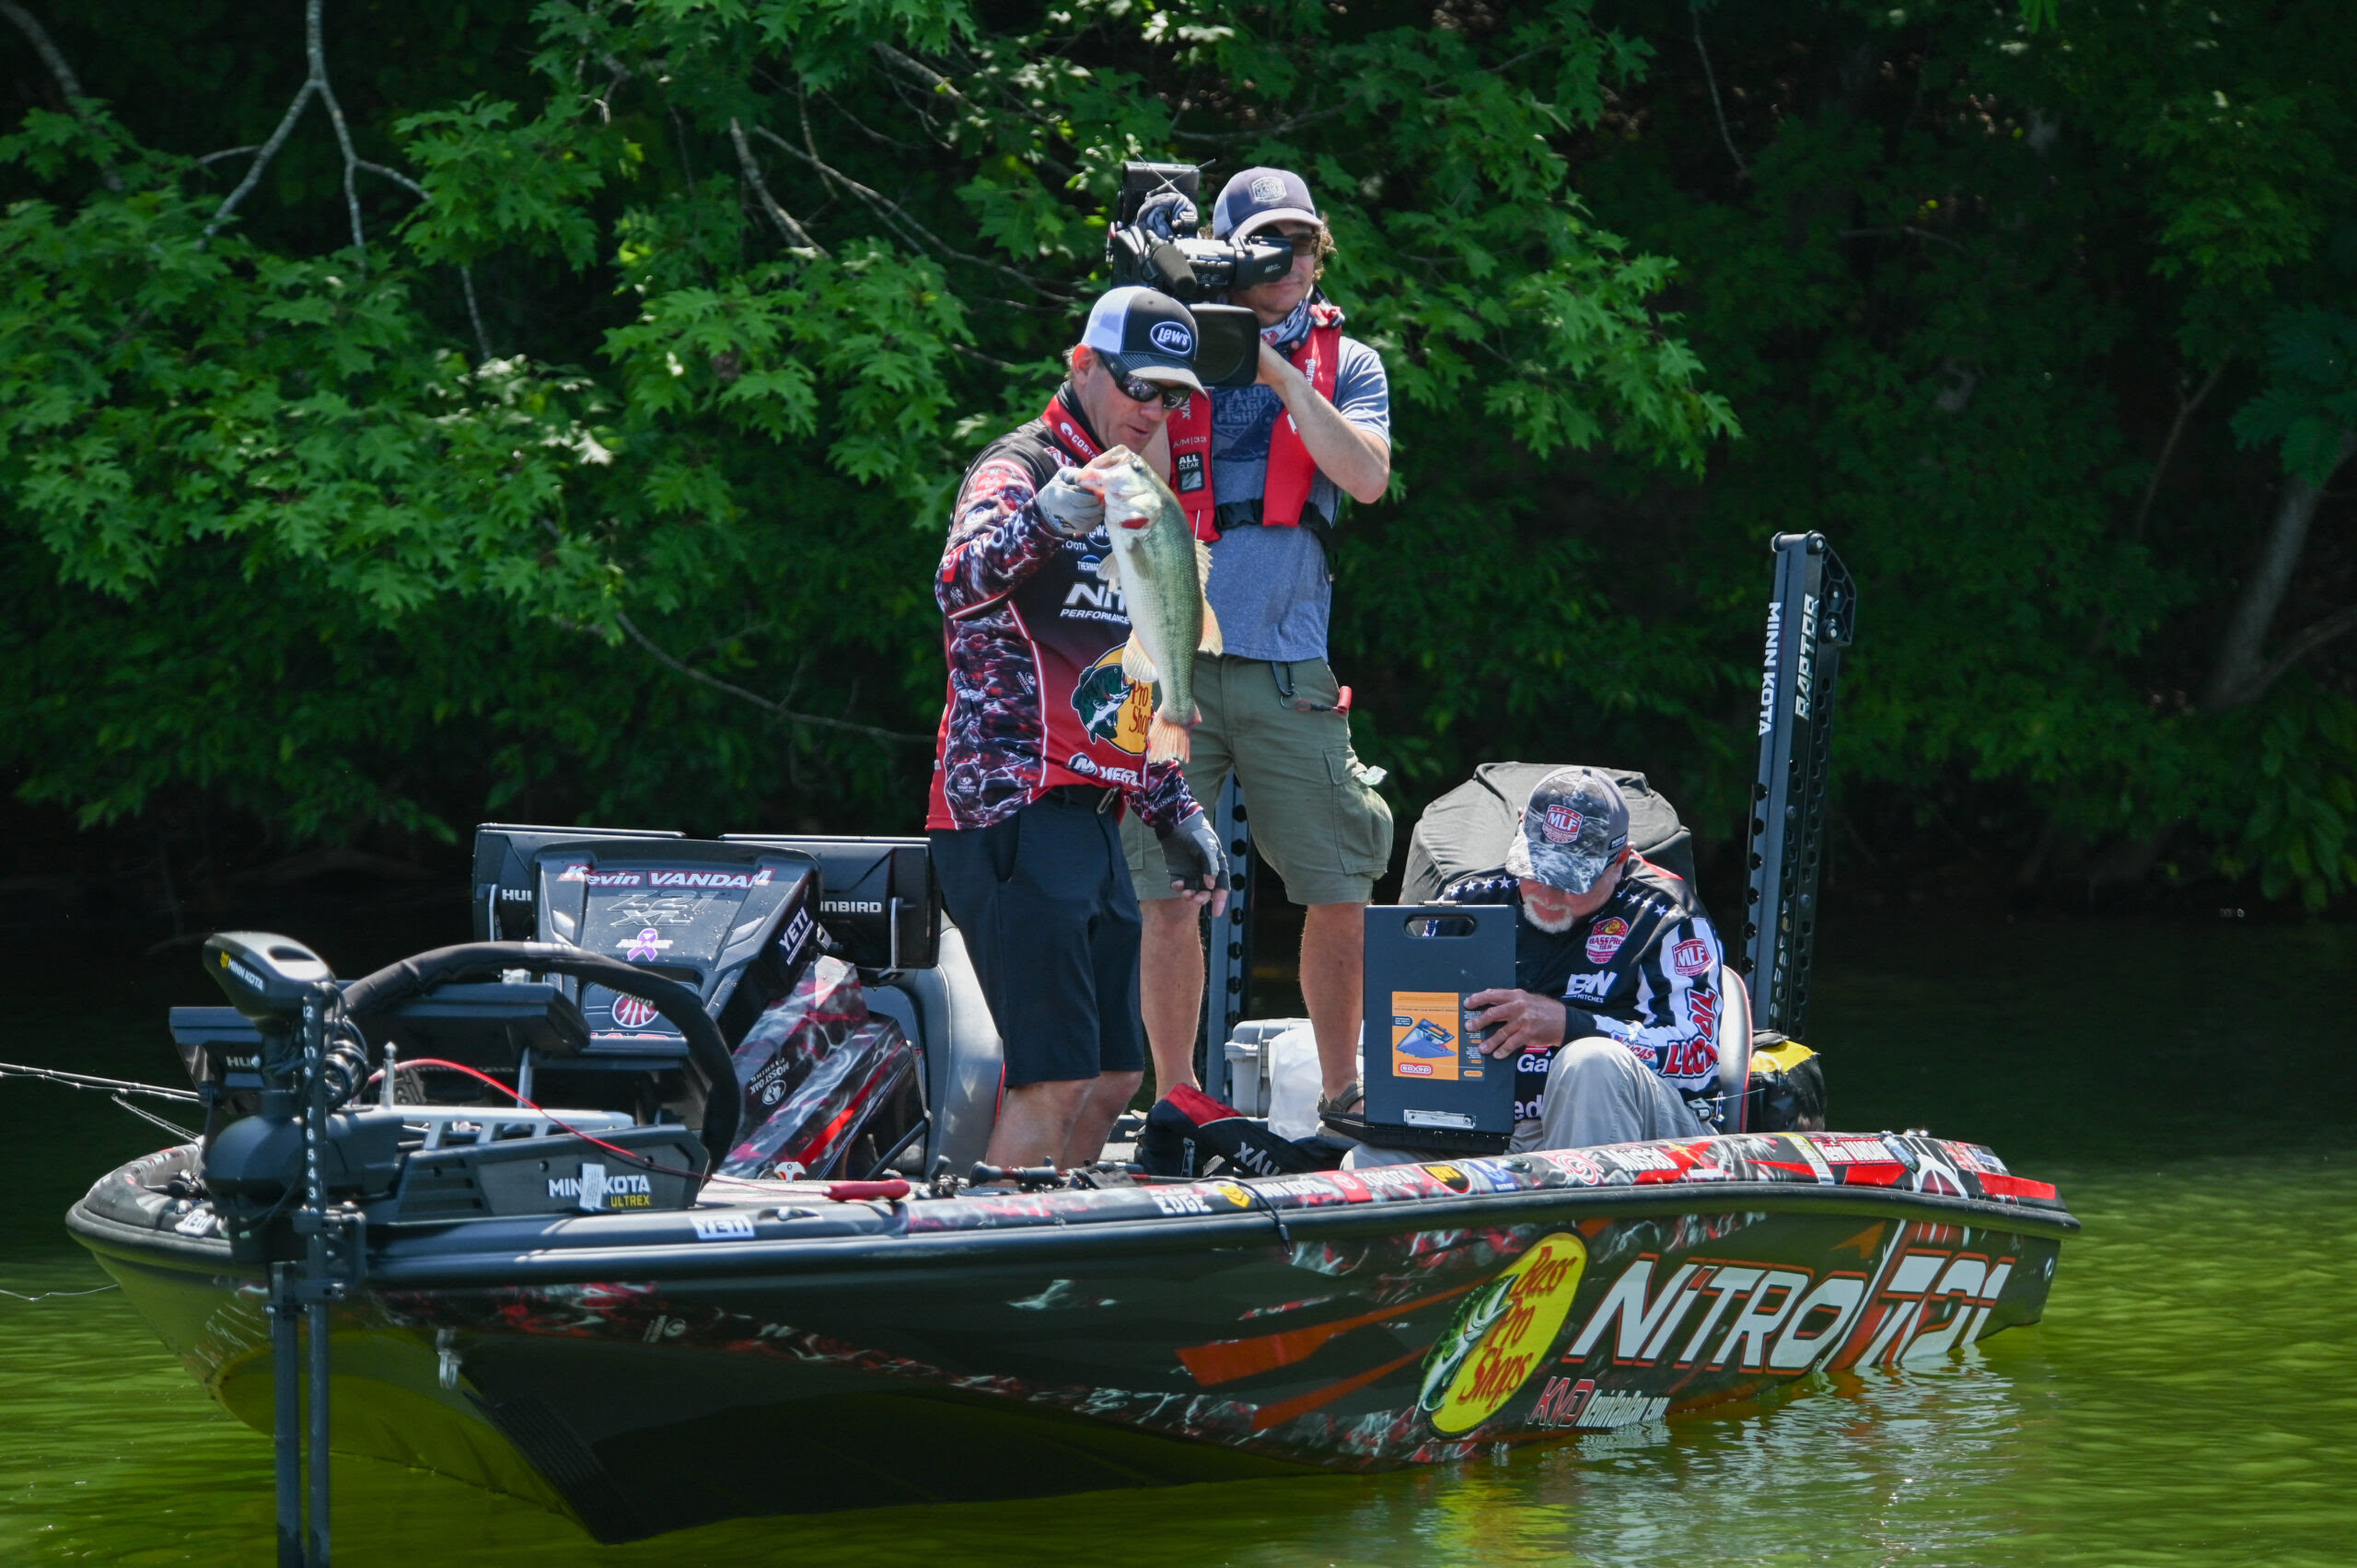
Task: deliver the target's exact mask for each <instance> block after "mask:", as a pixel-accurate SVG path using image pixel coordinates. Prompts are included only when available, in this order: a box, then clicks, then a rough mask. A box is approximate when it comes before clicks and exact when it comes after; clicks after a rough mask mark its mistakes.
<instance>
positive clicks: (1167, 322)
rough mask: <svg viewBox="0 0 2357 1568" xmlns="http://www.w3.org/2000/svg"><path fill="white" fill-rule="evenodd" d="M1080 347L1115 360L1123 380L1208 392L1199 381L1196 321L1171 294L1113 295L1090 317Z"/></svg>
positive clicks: (1138, 291)
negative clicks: (1196, 361) (1124, 378)
mask: <svg viewBox="0 0 2357 1568" xmlns="http://www.w3.org/2000/svg"><path fill="white" fill-rule="evenodd" d="M1080 341H1081V343H1082V345H1083V346H1084V347H1086V348H1093V349H1095V350H1096V351H1097V353H1098V354H1103V355H1104V356H1105V357H1106V358H1107V359H1108V360H1109V361H1110V362H1111V363H1112V366H1113V369H1114V371H1115V373H1116V374H1118V375H1122V376H1135V377H1138V378H1139V379H1141V380H1144V381H1160V382H1164V383H1166V384H1167V385H1169V386H1173V387H1186V388H1189V389H1192V390H1194V391H1198V392H1200V391H1202V389H1203V384H1202V382H1201V381H1199V380H1197V379H1196V378H1195V318H1194V317H1193V316H1191V315H1190V314H1188V311H1187V308H1186V307H1185V306H1183V305H1181V304H1179V302H1178V301H1177V300H1175V299H1173V298H1171V297H1170V296H1168V295H1167V294H1162V293H1159V292H1157V291H1155V290H1154V289H1150V288H1117V289H1114V290H1112V291H1111V292H1110V293H1109V294H1107V295H1106V296H1105V297H1104V298H1102V299H1100V300H1098V301H1097V304H1096V306H1095V308H1092V309H1091V310H1090V311H1089V312H1088V329H1087V331H1084V332H1082V333H1081V335H1080Z"/></svg>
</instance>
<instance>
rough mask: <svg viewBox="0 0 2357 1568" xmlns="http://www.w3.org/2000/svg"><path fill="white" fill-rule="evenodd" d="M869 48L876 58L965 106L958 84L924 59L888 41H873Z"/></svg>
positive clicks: (931, 89) (964, 96)
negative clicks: (918, 58)
mask: <svg viewBox="0 0 2357 1568" xmlns="http://www.w3.org/2000/svg"><path fill="white" fill-rule="evenodd" d="M868 48H869V49H871V50H873V51H874V52H875V54H876V58H877V59H878V60H881V61H883V62H884V64H887V65H890V66H893V67H895V68H896V69H898V70H900V72H901V73H903V74H904V75H910V76H913V77H914V78H916V79H917V80H918V81H920V82H923V84H924V85H925V87H926V88H927V89H929V90H930V91H933V92H936V93H939V94H940V95H941V96H942V97H943V98H946V99H948V100H949V101H950V102H952V103H954V104H957V105H958V106H960V107H961V108H962V107H963V106H964V104H965V102H966V95H965V94H964V93H961V92H959V91H958V88H957V86H956V85H955V84H954V83H952V82H951V81H950V79H949V78H948V77H946V76H945V75H942V74H941V73H940V72H938V71H936V70H935V69H934V68H933V67H931V66H930V65H927V64H924V63H923V61H920V60H915V59H912V58H911V57H910V56H908V55H906V54H903V53H901V52H900V51H899V50H897V49H895V48H893V47H892V46H891V45H890V44H888V43H873V44H870V45H868Z"/></svg>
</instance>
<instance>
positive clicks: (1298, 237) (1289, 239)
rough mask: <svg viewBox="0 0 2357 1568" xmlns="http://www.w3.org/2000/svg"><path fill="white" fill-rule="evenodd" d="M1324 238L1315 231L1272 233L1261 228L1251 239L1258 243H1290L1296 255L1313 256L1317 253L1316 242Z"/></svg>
mask: <svg viewBox="0 0 2357 1568" xmlns="http://www.w3.org/2000/svg"><path fill="white" fill-rule="evenodd" d="M1322 238H1325V236H1323V235H1321V234H1318V233H1317V232H1315V231H1312V232H1311V233H1308V234H1273V233H1271V232H1270V231H1269V230H1267V229H1262V230H1261V231H1260V233H1258V234H1256V235H1254V236H1253V237H1252V239H1253V242H1254V243H1255V244H1260V245H1290V246H1292V247H1293V253H1294V254H1295V255H1296V256H1315V255H1317V254H1318V241H1319V240H1320V239H1322Z"/></svg>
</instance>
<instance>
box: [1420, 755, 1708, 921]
mask: <svg viewBox="0 0 2357 1568" xmlns="http://www.w3.org/2000/svg"><path fill="white" fill-rule="evenodd" d="M1578 765H1579V764H1575V763H1571V762H1484V763H1482V764H1481V765H1480V767H1479V768H1477V769H1475V770H1474V772H1473V776H1472V777H1471V778H1470V779H1468V780H1467V781H1466V782H1465V783H1463V784H1458V785H1457V787H1456V788H1455V789H1453V790H1450V791H1449V792H1448V793H1447V794H1446V795H1444V796H1441V797H1440V798H1439V799H1438V800H1435V801H1434V802H1433V803H1432V804H1431V805H1430V806H1427V807H1424V814H1423V815H1422V817H1419V818H1417V819H1416V830H1415V831H1414V832H1413V833H1412V834H1411V835H1410V836H1409V839H1408V869H1407V872H1406V875H1405V876H1404V877H1402V878H1401V880H1400V885H1399V901H1400V902H1401V903H1406V904H1422V903H1430V902H1431V901H1432V900H1434V899H1435V898H1437V897H1438V896H1439V894H1440V890H1441V889H1443V888H1445V887H1446V886H1447V885H1448V884H1449V883H1451V882H1453V881H1455V880H1456V879H1457V877H1466V876H1470V875H1471V874H1473V873H1474V872H1477V871H1494V870H1496V869H1498V867H1500V866H1501V865H1504V864H1505V858H1506V845H1507V844H1509V843H1511V842H1514V832H1515V823H1516V822H1517V821H1518V820H1519V819H1521V816H1522V807H1523V806H1524V804H1525V803H1526V802H1527V801H1528V800H1529V799H1530V792H1531V791H1532V790H1533V789H1534V788H1536V787H1537V786H1538V781H1539V780H1540V779H1543V778H1545V777H1546V776H1547V775H1548V774H1549V773H1551V772H1554V771H1555V770H1556V769H1558V768H1568V767H1573V766H1578ZM1586 765H1587V766H1591V767H1596V772H1599V773H1602V774H1603V775H1604V776H1605V777H1607V778H1608V779H1610V780H1611V781H1612V782H1613V783H1614V784H1618V785H1620V793H1621V795H1622V796H1625V797H1626V798H1627V800H1628V802H1629V842H1630V843H1631V844H1632V845H1633V846H1635V848H1636V851H1637V853H1638V854H1642V855H1643V856H1644V857H1645V858H1646V859H1647V860H1650V861H1652V862H1653V863H1654V864H1655V865H1658V866H1660V867H1662V868H1663V869H1664V870H1666V871H1671V872H1675V873H1676V874H1678V876H1680V877H1685V878H1686V880H1687V881H1688V882H1689V884H1690V883H1692V882H1693V880H1694V835H1693V834H1691V833H1689V832H1688V831H1687V830H1686V824H1685V823H1683V822H1681V821H1679V820H1678V808H1677V807H1674V806H1672V805H1670V803H1669V802H1668V801H1667V800H1666V799H1664V798H1663V797H1662V796H1659V795H1657V794H1655V792H1654V786H1653V785H1652V784H1647V783H1646V782H1645V775H1644V774H1643V773H1636V772H1630V771H1629V770H1628V769H1626V768H1606V767H1600V766H1596V764H1594V763H1589V764H1586Z"/></svg>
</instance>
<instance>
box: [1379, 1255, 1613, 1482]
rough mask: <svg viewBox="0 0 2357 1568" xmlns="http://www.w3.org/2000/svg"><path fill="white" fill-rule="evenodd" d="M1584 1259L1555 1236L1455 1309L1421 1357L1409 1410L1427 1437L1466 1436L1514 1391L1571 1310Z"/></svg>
mask: <svg viewBox="0 0 2357 1568" xmlns="http://www.w3.org/2000/svg"><path fill="white" fill-rule="evenodd" d="M1587 1255H1588V1254H1587V1244H1586V1243H1585V1241H1583V1240H1581V1239H1580V1237H1578V1236H1577V1235H1575V1234H1573V1233H1572V1232H1569V1231H1556V1232H1554V1233H1552V1234H1550V1235H1549V1236H1545V1237H1541V1238H1540V1239H1539V1240H1538V1243H1537V1245H1535V1246H1533V1247H1532V1248H1531V1249H1529V1250H1528V1251H1527V1252H1525V1253H1524V1254H1523V1255H1522V1256H1521V1257H1519V1258H1517V1259H1515V1260H1514V1261H1513V1262H1512V1263H1510V1264H1508V1265H1507V1266H1506V1268H1505V1269H1504V1271H1503V1272H1500V1273H1499V1274H1498V1275H1497V1276H1496V1277H1495V1278H1494V1279H1492V1280H1491V1281H1489V1282H1488V1283H1486V1284H1484V1285H1482V1286H1481V1287H1480V1288H1479V1289H1478V1290H1476V1291H1474V1292H1473V1293H1472V1294H1471V1295H1469V1296H1467V1297H1466V1298H1465V1300H1464V1301H1463V1302H1462V1303H1461V1304H1460V1305H1459V1306H1458V1307H1457V1315H1456V1316H1455V1317H1454V1318H1451V1319H1450V1321H1449V1325H1448V1327H1447V1328H1446V1330H1443V1331H1442V1333H1441V1336H1440V1338H1439V1339H1438V1340H1436V1341H1434V1343H1433V1347H1432V1349H1431V1350H1430V1352H1428V1353H1426V1356H1425V1359H1424V1379H1423V1389H1422V1395H1421V1396H1420V1398H1419V1399H1418V1400H1417V1404H1418V1406H1419V1408H1421V1409H1422V1411H1424V1413H1425V1414H1426V1415H1427V1416H1428V1417H1430V1418H1431V1421H1432V1424H1433V1430H1434V1432H1437V1433H1439V1434H1442V1435H1443V1436H1447V1437H1456V1436H1459V1435H1461V1434H1465V1433H1468V1432H1470V1431H1472V1430H1473V1429H1474V1428H1475V1427H1477V1426H1479V1425H1480V1424H1481V1423H1483V1422H1485V1421H1487V1420H1488V1419H1489V1418H1490V1417H1491V1416H1492V1415H1494V1414H1495V1413H1496V1412H1497V1411H1498V1410H1499V1409H1500V1407H1502V1406H1503V1405H1504V1404H1505V1402H1506V1401H1507V1400H1510V1399H1512V1398H1514V1396H1515V1394H1517V1393H1519V1392H1520V1391H1521V1389H1522V1386H1523V1385H1524V1384H1525V1383H1527V1382H1528V1381H1529V1380H1530V1376H1531V1374H1532V1373H1534V1372H1536V1371H1537V1370H1538V1366H1539V1365H1540V1364H1541V1363H1542V1362H1543V1361H1544V1360H1545V1359H1546V1356H1547V1353H1548V1351H1549V1350H1550V1348H1551V1347H1552V1346H1553V1344H1554V1342H1555V1335H1556V1332H1557V1330H1560V1329H1561V1328H1562V1326H1563V1318H1565V1317H1566V1316H1567V1315H1568V1314H1569V1313H1570V1311H1571V1309H1572V1302H1573V1298H1574V1297H1576V1296H1577V1295H1578V1294H1579V1288H1580V1277H1581V1275H1582V1274H1583V1273H1584V1272H1585V1271H1586V1268H1587Z"/></svg>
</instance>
